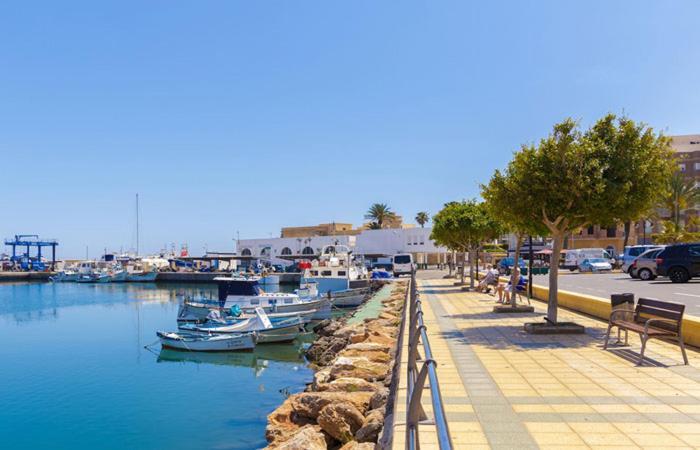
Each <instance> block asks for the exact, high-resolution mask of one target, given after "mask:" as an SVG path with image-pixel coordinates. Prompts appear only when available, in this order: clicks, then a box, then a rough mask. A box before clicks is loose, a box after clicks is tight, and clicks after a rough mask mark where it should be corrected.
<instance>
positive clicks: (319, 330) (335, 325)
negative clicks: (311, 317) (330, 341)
mask: <svg viewBox="0 0 700 450" xmlns="http://www.w3.org/2000/svg"><path fill="white" fill-rule="evenodd" d="M342 327H343V322H341V321H339V320H331V319H326V320H322V321H321V322H319V323H318V324H317V325H316V326H314V327H313V331H314V333H316V334H318V335H319V336H332V335H333V333H335V332H336V331H338V330H339V329H341V328H342Z"/></svg>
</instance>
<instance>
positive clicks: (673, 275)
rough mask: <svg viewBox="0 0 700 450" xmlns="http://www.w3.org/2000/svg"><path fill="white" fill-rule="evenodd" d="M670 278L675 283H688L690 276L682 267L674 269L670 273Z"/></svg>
mask: <svg viewBox="0 0 700 450" xmlns="http://www.w3.org/2000/svg"><path fill="white" fill-rule="evenodd" d="M668 278H669V279H670V280H671V281H672V282H674V283H686V282H687V281H688V280H689V279H690V276H689V275H688V271H687V270H685V269H684V268H682V267H674V268H673V269H671V270H669V271H668Z"/></svg>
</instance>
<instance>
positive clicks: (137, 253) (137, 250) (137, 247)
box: [136, 193, 139, 256]
mask: <svg viewBox="0 0 700 450" xmlns="http://www.w3.org/2000/svg"><path fill="white" fill-rule="evenodd" d="M136 256H139V194H138V193H136Z"/></svg>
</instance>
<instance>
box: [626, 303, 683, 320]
mask: <svg viewBox="0 0 700 450" xmlns="http://www.w3.org/2000/svg"><path fill="white" fill-rule="evenodd" d="M636 313H637V316H639V315H644V316H651V317H654V316H656V317H661V318H664V319H671V320H674V321H677V322H679V321H680V320H681V319H682V318H683V313H678V312H676V311H668V310H666V309H660V308H652V307H649V306H644V305H642V306H638V307H637V311H636Z"/></svg>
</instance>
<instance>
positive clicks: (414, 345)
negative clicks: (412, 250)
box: [406, 271, 452, 450]
mask: <svg viewBox="0 0 700 450" xmlns="http://www.w3.org/2000/svg"><path fill="white" fill-rule="evenodd" d="M406 303H407V305H408V311H409V316H408V317H409V320H408V361H407V366H408V374H407V375H408V377H407V380H408V382H407V387H408V392H407V396H406V403H407V407H406V448H407V449H409V450H420V437H419V433H418V431H419V430H418V428H419V425H420V424H421V423H431V422H430V421H429V420H428V416H427V415H426V414H425V411H424V410H423V406H422V404H421V397H422V395H423V391H424V389H425V381H426V379H427V380H428V382H429V385H428V387H429V389H430V398H431V400H432V404H433V414H434V422H433V423H434V424H435V428H436V431H437V438H438V445H439V446H440V450H452V438H451V437H450V429H449V427H448V426H447V417H446V416H445V407H444V406H443V403H442V395H441V394H440V383H439V382H438V376H437V372H436V370H435V369H436V366H437V362H435V360H434V359H433V352H432V351H431V350H430V342H429V341H428V333H427V327H426V326H425V323H424V322H423V308H422V307H421V300H420V298H419V296H418V290H417V288H416V273H415V271H414V272H413V273H412V274H411V281H410V283H409V285H408V290H407V292H406ZM421 342H422V343H423V359H422V360H421V359H419V358H420V354H419V353H418V344H419V343H421ZM419 362H421V363H422V364H421V367H420V369H419V368H418V363H419Z"/></svg>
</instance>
